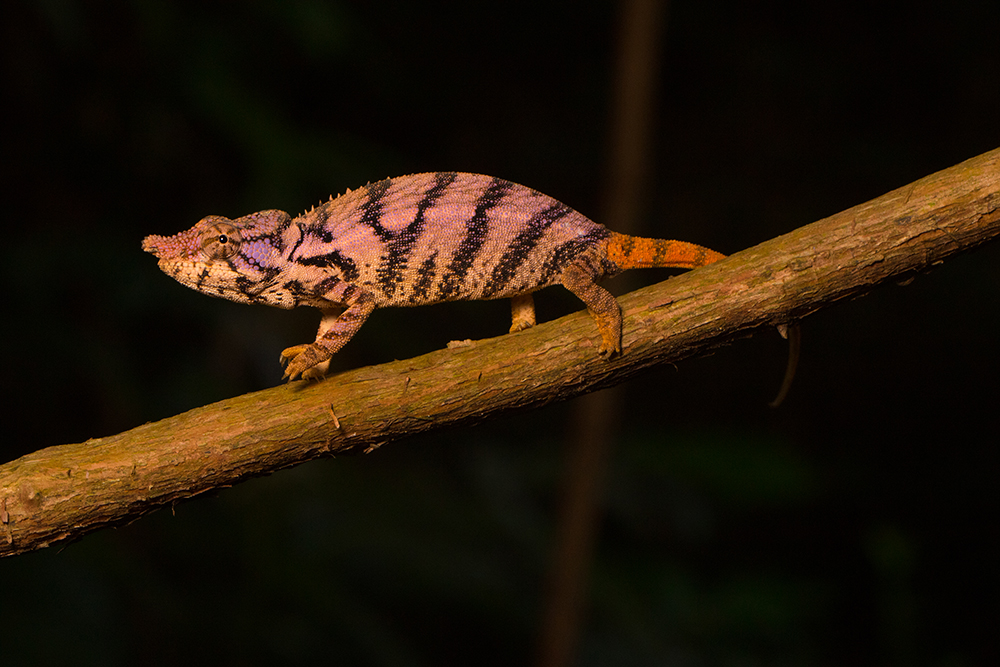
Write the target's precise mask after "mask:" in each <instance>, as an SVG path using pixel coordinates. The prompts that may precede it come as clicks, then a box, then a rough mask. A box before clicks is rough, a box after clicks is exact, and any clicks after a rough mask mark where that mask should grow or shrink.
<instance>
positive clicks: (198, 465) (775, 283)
mask: <svg viewBox="0 0 1000 667" xmlns="http://www.w3.org/2000/svg"><path fill="white" fill-rule="evenodd" d="M998 233H1000V149H997V150H994V151H991V152H989V153H986V154H984V155H981V156H979V157H976V158H973V159H971V160H968V161H966V162H963V163H961V164H959V165H956V166H954V167H951V168H949V169H946V170H944V171H941V172H938V173H935V174H932V175H930V176H927V177H925V178H922V179H920V180H919V181H916V182H915V183H912V184H910V185H907V186H905V187H902V188H899V189H897V190H894V191H892V192H890V193H888V194H886V195H884V196H882V197H879V198H877V199H874V200H872V201H870V202H867V203H864V204H861V205H859V206H855V207H853V208H850V209H848V210H846V211H843V212H841V213H838V214H836V215H834V216H831V217H829V218H826V219H823V220H820V221H818V222H815V223H813V224H811V225H807V226H805V227H802V228H800V229H798V230H796V231H794V232H791V233H789V234H786V235H784V236H780V237H778V238H775V239H772V240H770V241H767V242H765V243H762V244H760V245H758V246H755V247H753V248H750V249H748V250H745V251H743V252H740V253H737V254H735V255H733V256H731V257H730V258H728V259H726V260H723V261H721V262H719V263H717V264H713V265H711V266H708V267H704V268H701V269H698V270H697V271H692V272H690V273H686V274H683V275H680V276H677V277H675V278H672V279H670V280H668V281H665V282H663V283H660V284H658V285H654V286H652V287H649V288H646V289H642V290H638V291H636V292H633V293H631V294H629V295H626V296H624V297H622V298H621V299H620V301H621V303H622V307H623V310H624V312H625V316H626V317H625V338H624V354H623V355H622V356H621V357H619V358H617V359H614V360H612V361H610V362H609V361H605V360H603V359H600V358H598V357H597V355H596V354H595V351H596V346H597V344H598V343H599V339H600V336H599V335H598V333H597V329H596V328H595V326H594V323H593V321H592V320H591V319H590V318H589V317H588V316H587V314H586V313H584V312H580V313H575V314H573V315H570V316H567V317H564V318H561V319H559V320H557V321H554V322H549V323H545V324H542V325H539V326H537V327H535V328H534V329H529V330H527V331H524V332H520V333H517V334H513V335H504V336H500V337H497V338H492V339H488V340H482V341H476V342H474V343H471V344H470V345H468V346H466V347H456V348H453V349H446V350H439V351H437V352H433V353H431V354H426V355H423V356H421V357H416V358H413V359H407V360H405V361H396V362H393V363H389V364H383V365H381V366H373V367H366V368H359V369H357V370H354V371H349V372H346V373H342V374H339V375H337V376H334V377H331V378H328V379H327V380H326V381H324V382H321V383H318V384H307V383H304V382H298V383H294V384H292V385H285V386H280V387H275V388H273V389H267V390H265V391H260V392H256V393H253V394H247V395H244V396H238V397H236V398H232V399H229V400H226V401H221V402H219V403H215V404H212V405H208V406H205V407H202V408H197V409H195V410H191V411H189V412H186V413H184V414H181V415H177V416H176V417H170V418H168V419H164V420H161V421H158V422H155V423H151V424H144V425H142V426H139V427H137V428H134V429H132V430H130V431H126V432H125V433H121V434H118V435H114V436H110V437H107V438H99V439H93V440H88V441H87V442H83V443H78V444H69V445H59V446H56V447H49V448H46V449H43V450H40V451H37V452H34V453H32V454H28V455H26V456H23V457H21V458H19V459H17V460H14V461H11V462H9V463H6V464H4V465H2V466H0V555H4V556H8V555H14V554H18V553H23V552H26V551H31V550H34V549H38V548H41V547H44V546H49V545H52V544H56V543H60V542H63V541H66V540H72V539H76V538H79V537H81V536H83V535H85V534H86V533H88V532H90V531H93V530H96V529H98V528H100V527H102V526H107V525H112V524H118V523H122V522H125V521H129V520H131V519H134V518H136V517H138V516H141V515H143V514H145V513H147V512H150V511H153V510H155V509H157V508H159V507H162V506H164V505H168V504H170V503H173V502H175V501H178V500H180V499H183V498H188V497H191V496H194V495H197V494H199V493H203V492H205V491H209V490H211V489H214V488H218V487H224V486H230V485H232V484H235V483H237V482H239V481H240V480H242V479H244V478H247V477H251V476H256V475H264V474H268V473H271V472H274V471H275V470H278V469H280V468H285V467H288V466H292V465H295V464H298V463H302V462H303V461H308V460H310V459H313V458H316V457H320V456H328V455H330V454H334V453H337V452H341V451H345V450H349V449H355V450H360V451H369V450H371V449H373V448H376V447H379V446H381V445H382V444H385V443H386V442H389V441H391V440H395V439H398V438H401V437H403V436H407V435H411V434H415V433H420V432H424V431H429V430H432V429H438V428H442V427H445V426H454V425H458V424H467V423H471V422H476V421H481V420H484V419H488V418H490V417H492V416H495V415H498V414H500V413H504V412H508V411H512V410H526V409H530V408H535V407H538V406H541V405H545V404H547V403H551V402H553V401H558V400H563V399H566V398H569V397H571V396H576V395H578V394H582V393H584V392H588V391H592V390H594V389H597V388H600V387H606V386H610V385H613V384H617V383H620V382H622V381H624V380H626V379H628V378H630V377H632V376H634V375H635V374H636V373H639V372H640V371H642V370H643V369H646V368H648V367H650V366H655V365H658V364H665V363H672V362H677V361H679V360H681V359H684V358H685V357H689V356H692V355H696V354H698V353H703V352H705V351H706V350H707V349H709V348H712V347H714V346H718V345H721V344H723V343H725V342H726V341H728V340H731V339H733V338H735V337H739V336H745V335H747V334H749V333H750V332H751V331H752V330H753V329H756V328H759V327H763V326H768V325H772V326H773V325H776V324H781V323H785V322H789V321H792V320H795V319H797V318H801V317H804V316H805V315H808V314H809V313H811V312H814V311H816V310H817V309H819V308H823V307H825V306H828V305H830V304H831V303H834V302H836V301H838V300H840V299H843V298H847V297H852V296H856V295H859V294H862V293H864V292H866V291H869V290H871V289H872V288H874V287H875V286H877V285H878V284H880V283H882V282H884V281H886V280H890V279H900V278H902V277H906V276H908V275H911V274H913V273H915V272H919V271H923V270H925V269H927V268H928V267H930V266H932V265H934V264H938V263H940V262H942V261H943V260H944V259H946V258H947V257H949V256H951V255H954V254H955V253H958V252H961V251H964V250H968V249H970V248H973V247H975V246H977V245H980V244H982V243H985V242H986V241H988V240H990V239H992V238H993V237H994V236H996V235H997V234H998Z"/></svg>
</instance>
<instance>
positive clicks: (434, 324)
mask: <svg viewBox="0 0 1000 667" xmlns="http://www.w3.org/2000/svg"><path fill="white" fill-rule="evenodd" d="M615 16H616V14H615V6H614V4H613V3H611V2H604V1H601V2H590V3H579V2H568V1H566V0H551V1H548V2H531V3H529V2H523V1H522V0H510V1H509V2H506V3H503V4H502V5H490V4H478V3H455V2H442V1H440V0H425V1H423V2H412V1H404V0H396V1H393V2H382V3H368V2H349V1H339V2H338V1H330V2H325V1H321V0H293V1H290V2H280V3H279V2H272V1H267V0H252V1H249V2H240V3H234V2H217V1H207V2H205V1H203V2H191V1H181V2H166V1H163V0H133V1H131V2H127V1H120V2H112V1H103V2H102V1H95V2H90V1H83V0H34V1H24V2H6V3H3V4H2V5H0V35H2V39H0V49H2V58H0V67H2V70H0V71H2V74H0V76H2V82H3V91H4V101H5V105H4V110H3V113H4V116H5V118H4V123H3V125H2V127H3V130H2V132H3V157H4V159H3V160H2V161H0V170H2V173H0V176H2V182H3V184H4V195H5V196H4V200H5V204H6V209H5V216H4V219H3V225H4V233H5V236H4V242H3V243H2V244H0V285H2V288H3V295H4V305H5V311H4V312H5V317H4V326H3V327H0V345H2V349H4V350H5V352H6V355H5V358H6V361H5V363H4V365H3V368H4V380H5V381H4V382H3V389H2V392H3V394H2V402H0V404H2V405H3V414H2V417H3V419H2V422H3V431H2V433H3V438H2V441H0V455H2V460H10V459H13V458H16V457H17V456H20V455H22V454H24V453H27V452H29V451H32V450H35V449H38V448H41V447H45V446H49V445H54V444H60V443H64V442H78V441H83V440H85V439H87V438H89V437H94V436H101V435H108V434H111V433H116V432H119V431H122V430H125V429H127V428H130V427H133V426H136V425H138V424H141V423H143V422H144V421H148V420H153V419H158V418H161V417H164V416H167V415H170V414H175V413H177V412H180V411H183V410H186V409H189V408H192V407H195V406H198V405H202V404H204V403H207V402H211V401H213V400H219V399H221V398H224V397H227V396H232V395H235V394H239V393H242V392H246V391H250V390H253V389H259V388H261V387H265V386H270V385H273V384H276V383H277V382H278V381H279V378H280V368H279V366H278V364H277V354H278V351H279V350H280V349H282V348H283V347H285V346H287V345H290V344H293V343H297V342H301V341H304V340H308V339H310V338H311V336H312V334H313V332H314V327H315V324H316V321H317V317H316V313H314V312H309V311H307V310H305V309H302V310H301V312H299V311H293V312H283V311H277V310H271V309H264V308H246V307H244V306H240V305H237V304H231V303H227V302H222V301H218V300H212V299H208V298H205V297H204V296H202V295H199V294H196V293H194V292H192V291H190V290H185V289H184V288H182V287H180V286H179V285H177V284H175V283H174V282H173V281H171V280H169V279H168V278H166V277H165V276H163V275H162V274H161V273H160V272H159V271H158V270H157V269H156V266H155V262H153V261H152V259H151V258H150V257H148V256H145V255H143V253H141V251H140V250H139V242H140V240H141V238H142V237H143V236H144V235H145V234H149V233H174V232H177V231H179V230H181V229H184V228H187V227H189V226H190V225H191V224H192V223H193V222H195V221H196V220H198V219H199V218H201V217H203V216H204V215H208V214H224V215H229V216H238V215H242V214H245V213H247V212H250V211H253V210H258V209H262V208H282V209H285V210H288V211H290V212H293V213H298V212H300V211H302V210H304V209H306V208H308V207H309V206H311V205H313V204H315V203H317V202H319V201H321V200H323V199H325V198H326V197H328V196H330V195H334V194H337V193H339V192H342V191H343V190H344V189H345V188H347V187H352V188H353V187H357V186H358V185H361V184H363V183H365V182H367V181H370V180H376V179H379V178H383V177H385V176H390V175H399V174H403V173H410V172H418V171H426V170H434V169H458V170H468V171H477V172H483V173H490V174H495V175H498V176H503V177H506V178H510V179H512V180H515V181H518V182H522V183H525V184H528V185H531V186H532V187H535V188H537V189H539V190H541V191H543V192H546V193H548V194H551V195H553V196H555V197H557V198H559V199H561V200H563V201H565V202H567V203H568V204H570V205H572V206H574V207H576V208H578V209H580V210H581V211H582V212H584V213H587V214H590V215H596V211H597V210H598V208H599V206H600V197H601V195H600V193H601V186H602V183H603V180H602V179H603V174H604V172H603V164H604V163H603V160H604V152H605V142H606V137H605V127H606V115H607V109H608V94H609V90H610V89H611V85H610V83H611V82H610V80H609V77H610V76H611V72H612V71H613V69H612V53H613V44H614V40H615V32H614V25H615ZM998 23H1000V9H998V6H997V5H996V3H992V2H975V1H972V0H969V1H965V0H963V1H959V2H955V3H950V4H947V5H943V4H938V3H913V2H907V3H902V2H886V3H879V4H877V5H871V4H870V3H869V4H863V5H861V4H859V5H857V6H854V5H853V4H851V3H847V4H845V3H834V4H802V3H789V2H763V3H739V2H733V1H731V0H713V1H708V2H697V3H695V2H678V1H675V2H672V3H670V13H669V19H668V25H667V29H666V32H665V43H664V49H663V56H662V58H663V61H662V63H661V71H662V81H661V95H660V98H659V99H658V102H657V105H658V106H657V118H658V122H657V130H656V141H655V144H656V145H655V150H654V153H655V164H654V165H653V172H652V173H651V174H650V177H649V184H650V193H649V194H650V197H649V203H648V207H647V210H646V212H645V213H646V215H645V220H646V223H647V229H646V230H645V232H646V233H648V234H649V235H657V236H671V237H677V238H683V239H689V240H692V241H696V242H700V243H704V244H706V245H709V246H711V247H716V248H718V249H720V250H722V251H725V252H733V251H736V250H739V249H740V248H743V247H746V246H749V245H752V244H754V243H756V242H759V241H762V240H764V239H767V238H770V237H772V236H774V235H777V234H779V233H782V232H784V231H788V230H790V229H793V228H795V227H797V226H799V225H801V224H805V223H807V222H810V221H812V220H814V219H817V218H819V217H822V216H825V215H829V214H831V213H834V212H836V211H839V210H841V209H843V208H846V207H848V206H852V205H854V204H857V203H859V202H862V201H864V200H866V199H869V198H871V197H875V196H878V195H880V194H882V193H884V192H886V191H888V190H891V189H893V188H895V187H898V186H900V185H903V184H905V183H907V182H909V181H912V180H914V179H916V178H919V177H921V176H923V175H925V174H927V173H930V172H932V171H934V170H937V169H941V168H944V167H947V166H950V165H952V164H954V163H957V162H959V161H961V160H963V159H966V158H969V157H972V156H974V155H977V154H979V153H982V152H984V151H986V150H990V149H993V148H996V147H998V146H1000V125H998V124H997V122H996V113H997V109H998V108H1000V86H998V85H997V80H998V78H997V77H998V75H1000V46H998V45H1000V42H998V41H997V39H996V36H995V27H996V25H998ZM998 260H1000V255H998V251H997V249H996V248H994V247H990V248H985V249H982V250H980V251H978V252H976V253H973V254H970V255H968V256H965V257H961V258H956V259H955V260H953V261H949V262H947V263H946V264H945V265H944V266H943V267H939V268H938V269H937V270H936V271H935V272H933V273H932V274H930V275H929V276H926V277H920V278H919V279H918V280H917V281H916V282H915V283H913V284H912V285H911V286H909V287H906V288H905V289H903V288H897V287H892V286H890V287H886V288H883V289H881V290H879V291H877V292H876V293H874V294H872V295H870V296H868V297H866V298H864V299H861V300H858V301H855V302H851V303H848V304H843V305H840V306H837V307H836V308H832V309H829V310H826V311H823V312H821V313H817V314H816V315H814V316H813V317H811V318H810V319H809V320H808V321H807V322H806V323H805V328H804V331H805V350H804V359H803V362H802V364H801V366H800V376H799V378H798V381H797V384H796V386H795V387H794V389H793V393H792V395H791V397H790V399H789V401H788V403H787V404H786V406H785V407H784V408H782V409H781V410H780V411H778V412H771V411H768V410H767V408H766V402H767V400H768V399H769V398H770V397H771V395H770V394H771V393H772V392H773V391H774V390H776V388H777V385H778V381H779V379H780V374H781V370H782V368H783V363H784V354H785V346H784V343H783V342H782V341H781V340H780V339H779V338H778V337H777V336H776V335H775V334H774V333H773V332H771V331H768V332H762V334H761V335H759V336H756V337H755V338H753V339H751V340H748V341H740V342H738V343H736V344H734V345H733V346H732V347H730V348H727V349H724V350H718V351H716V352H715V354H714V355H713V356H710V357H707V358H704V359H700V360H695V361H689V362H685V363H684V364H683V365H682V366H680V367H679V368H677V369H673V368H668V369H663V370H659V371H656V372H651V373H649V374H648V375H647V376H646V377H645V378H642V379H640V380H637V381H635V382H632V383H630V384H629V386H628V388H627V392H628V400H627V401H626V404H627V406H628V409H627V411H626V413H625V414H623V415H622V425H621V427H620V430H619V435H620V441H619V442H617V443H616V446H615V455H614V459H613V462H612V465H611V469H610V470H609V475H608V483H607V491H606V503H605V506H604V508H603V510H604V522H603V524H602V528H601V540H600V543H599V545H598V553H597V554H596V562H595V567H594V572H593V577H592V582H591V602H590V608H589V610H588V616H587V618H588V620H587V625H586V628H585V632H584V636H583V638H582V646H581V654H580V664H582V665H603V664H633V665H642V664H657V665H660V664H682V665H715V664H719V665H754V664H775V665H785V664H788V665H790V664H806V665H832V664H845V663H846V664H859V665H894V664H899V665H904V664H905V665H914V664H926V665H973V664H993V663H995V662H996V661H997V658H1000V656H998V654H997V642H996V628H997V627H998V624H1000V605H998V602H997V600H998V599H1000V590H998V589H1000V585H998V584H1000V577H998V568H997V565H996V564H997V563H998V562H1000V533H998V519H1000V511H998V510H1000V494H997V492H996V481H995V480H996V478H997V473H998V472H1000V461H998V454H997V447H996V444H995V443H996V441H995V440H994V439H993V438H994V437H995V432H996V424H995V420H994V415H995V411H996V409H995V406H996V404H997V400H998V398H1000V395H998V394H1000V389H998V386H997V382H996V380H995V378H996V377H998V376H1000V373H998V371H1000V368H998V366H1000V364H998V356H997V354H996V351H995V350H996V345H995V342H996V340H997V335H998V332H1000V317H998V315H997V313H996V309H995V308H993V307H992V306H993V304H995V303H996V302H997V300H998V297H1000V279H998V275H1000V274H998V272H997V269H996V267H997V266H998V265H1000V261H998ZM667 275H669V273H667V272H658V271H650V272H646V273H644V274H640V275H638V276H637V277H636V279H637V280H641V281H645V282H647V283H648V282H652V281H655V280H662V279H664V278H665V277H666V276H667ZM612 284H614V283H612ZM553 292H554V293H553V294H551V295H550V294H548V293H543V294H542V295H541V297H540V299H539V302H540V303H539V310H540V316H541V317H542V318H543V319H550V318H551V317H554V316H556V315H558V314H561V313H564V312H568V311H570V310H574V309H577V308H578V307H579V304H578V303H577V302H575V301H574V299H573V298H572V297H571V296H568V295H564V294H561V293H559V291H558V290H553ZM507 316H508V315H507V307H506V305H504V304H499V303H485V304H448V305H443V306H435V307H431V308H425V309H420V310H413V311H409V310H398V311H385V312H379V313H376V314H375V316H373V317H372V319H371V320H370V322H369V323H368V324H367V325H366V326H365V328H364V329H363V330H362V332H361V333H360V334H359V335H358V336H357V338H356V339H355V340H353V341H352V342H351V344H350V345H349V346H348V347H347V348H346V349H345V350H344V351H343V352H342V353H341V354H340V355H338V357H337V359H336V361H335V363H336V364H338V365H339V366H338V367H339V368H349V367H356V366H359V365H363V364H369V363H378V362H381V361H386V360H389V359H392V358H401V357H406V356H410V355H414V354H419V353H421V352H425V351H429V350H432V349H437V348H440V347H442V346H444V344H445V343H446V342H447V341H448V340H452V339H464V338H479V337H486V336H492V335H499V334H501V333H502V332H503V331H505V330H506V326H507V323H506V321H505V320H506V318H507ZM401 332H403V333H402V335H401ZM329 381H336V379H335V377H334V378H332V379H331V380H329ZM570 414H571V413H570V410H569V408H568V406H566V405H556V406H550V407H548V408H546V409H545V410H542V411H538V412H535V413H528V414H523V415H516V416H511V417H509V418H507V419H503V420H498V421H496V422H491V423H489V424H483V425H480V426H477V427H475V428H465V429H459V430H452V431H448V432H444V433H439V434H434V435H430V436H426V437H421V438H414V439H412V440H408V441H404V442H400V443H393V444H391V445H387V446H386V447H384V448H383V449H381V450H379V451H378V452H376V453H374V454H372V455H369V456H363V457H346V458H337V459H335V460H330V461H319V462H314V463H311V464H308V465H304V466H300V467H298V468H295V469H292V470H286V471H282V472H280V473H277V474H275V475H273V476H271V477H267V478H263V479H257V480H251V481H248V482H245V483H242V484H240V485H239V486H237V487H236V488H233V489H227V490H224V491H220V492H219V493H218V494H217V495H216V496H214V497H199V498H195V499H192V500H190V501H188V502H185V503H183V504H180V505H178V506H176V507H175V508H173V509H172V510H163V511H161V512H158V513H157V514H155V515H153V516H151V517H148V518H145V519H143V520H141V521H138V522H136V523H134V524H132V525H129V526H127V527H121V528H118V529H108V530H104V531H100V532H98V533H95V534H93V535H91V536H88V537H87V538H85V539H84V540H82V541H81V542H79V543H77V544H74V545H71V546H68V547H65V548H59V549H48V550H43V551H41V552H37V553H33V554H29V555H26V556H21V557H18V558H14V559H7V560H4V561H2V562H0V627H3V628H4V633H3V639H2V640H0V656H2V660H0V661H2V662H3V664H4V665H5V666H6V665H21V664H32V665H40V664H51V663H63V662H65V661H66V657H67V656H68V655H72V657H73V658H72V659H73V661H74V662H76V663H79V664H83V665H86V664H100V665H116V664H136V663H141V664H145V665H158V664H177V663H193V662H199V663H200V662H209V661H211V662H214V663H218V664H276V663H279V664H306V663H309V664H313V663H316V662H318V661H320V660H326V661H330V660H335V661H336V662H337V663H338V664H356V665H417V664H470V663H473V664H483V665H490V664H497V665H500V664H503V665H507V664H523V663H525V662H527V661H529V660H530V659H531V657H532V651H533V646H534V642H535V641H536V639H537V637H536V633H537V627H538V620H539V615H540V614H539V612H540V604H541V592H542V590H543V589H544V578H545V574H546V570H547V568H548V561H547V559H548V557H549V549H550V547H551V541H552V539H553V538H552V533H553V530H552V529H553V525H552V523H553V517H554V515H555V512H554V506H555V499H556V497H557V493H558V491H559V488H560V484H561V457H562V448H563V445H564V443H563V440H564V438H565V430H566V429H565V425H566V422H567V420H568V419H569V416H570Z"/></svg>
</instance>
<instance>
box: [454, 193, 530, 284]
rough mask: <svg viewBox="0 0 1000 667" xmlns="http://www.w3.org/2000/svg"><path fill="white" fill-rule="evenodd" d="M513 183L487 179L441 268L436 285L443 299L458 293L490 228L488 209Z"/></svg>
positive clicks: (500, 198) (495, 203)
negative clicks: (460, 234) (454, 249)
mask: <svg viewBox="0 0 1000 667" xmlns="http://www.w3.org/2000/svg"><path fill="white" fill-rule="evenodd" d="M513 187H514V184H513V183H511V182H509V181H504V180H502V179H499V178H494V179H493V180H491V181H490V185H489V187H488V188H486V192H484V193H483V194H482V196H480V197H479V200H478V201H477V202H476V212H475V214H474V215H473V216H472V218H470V219H469V221H468V222H466V223H465V237H464V238H462V243H461V244H460V245H459V246H458V250H456V251H455V254H454V255H452V258H451V261H450V262H449V263H448V266H447V267H446V269H445V274H444V275H443V276H442V278H443V280H442V281H441V284H440V285H439V286H438V295H439V296H440V297H441V298H442V299H447V298H449V297H452V296H454V295H455V294H457V293H459V291H460V290H461V288H462V283H464V282H465V275H466V274H467V273H468V272H469V268H470V267H471V266H472V263H473V262H474V261H475V259H476V256H477V255H478V254H479V251H480V250H481V249H482V247H483V243H485V242H486V236H487V235H488V234H489V232H490V226H489V225H490V223H489V211H490V209H491V208H493V207H495V206H497V205H498V204H499V203H500V202H501V201H503V198H504V197H505V196H507V193H509V192H510V191H511V189H512V188H513Z"/></svg>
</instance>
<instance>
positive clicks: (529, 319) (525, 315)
mask: <svg viewBox="0 0 1000 667" xmlns="http://www.w3.org/2000/svg"><path fill="white" fill-rule="evenodd" d="M533 326H535V299H534V298H533V297H532V296H531V293H530V292H529V293H527V294H518V295H517V296H515V297H511V300H510V332H511V333H514V332H515V331H524V330H525V329H530V328H531V327H533Z"/></svg>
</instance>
